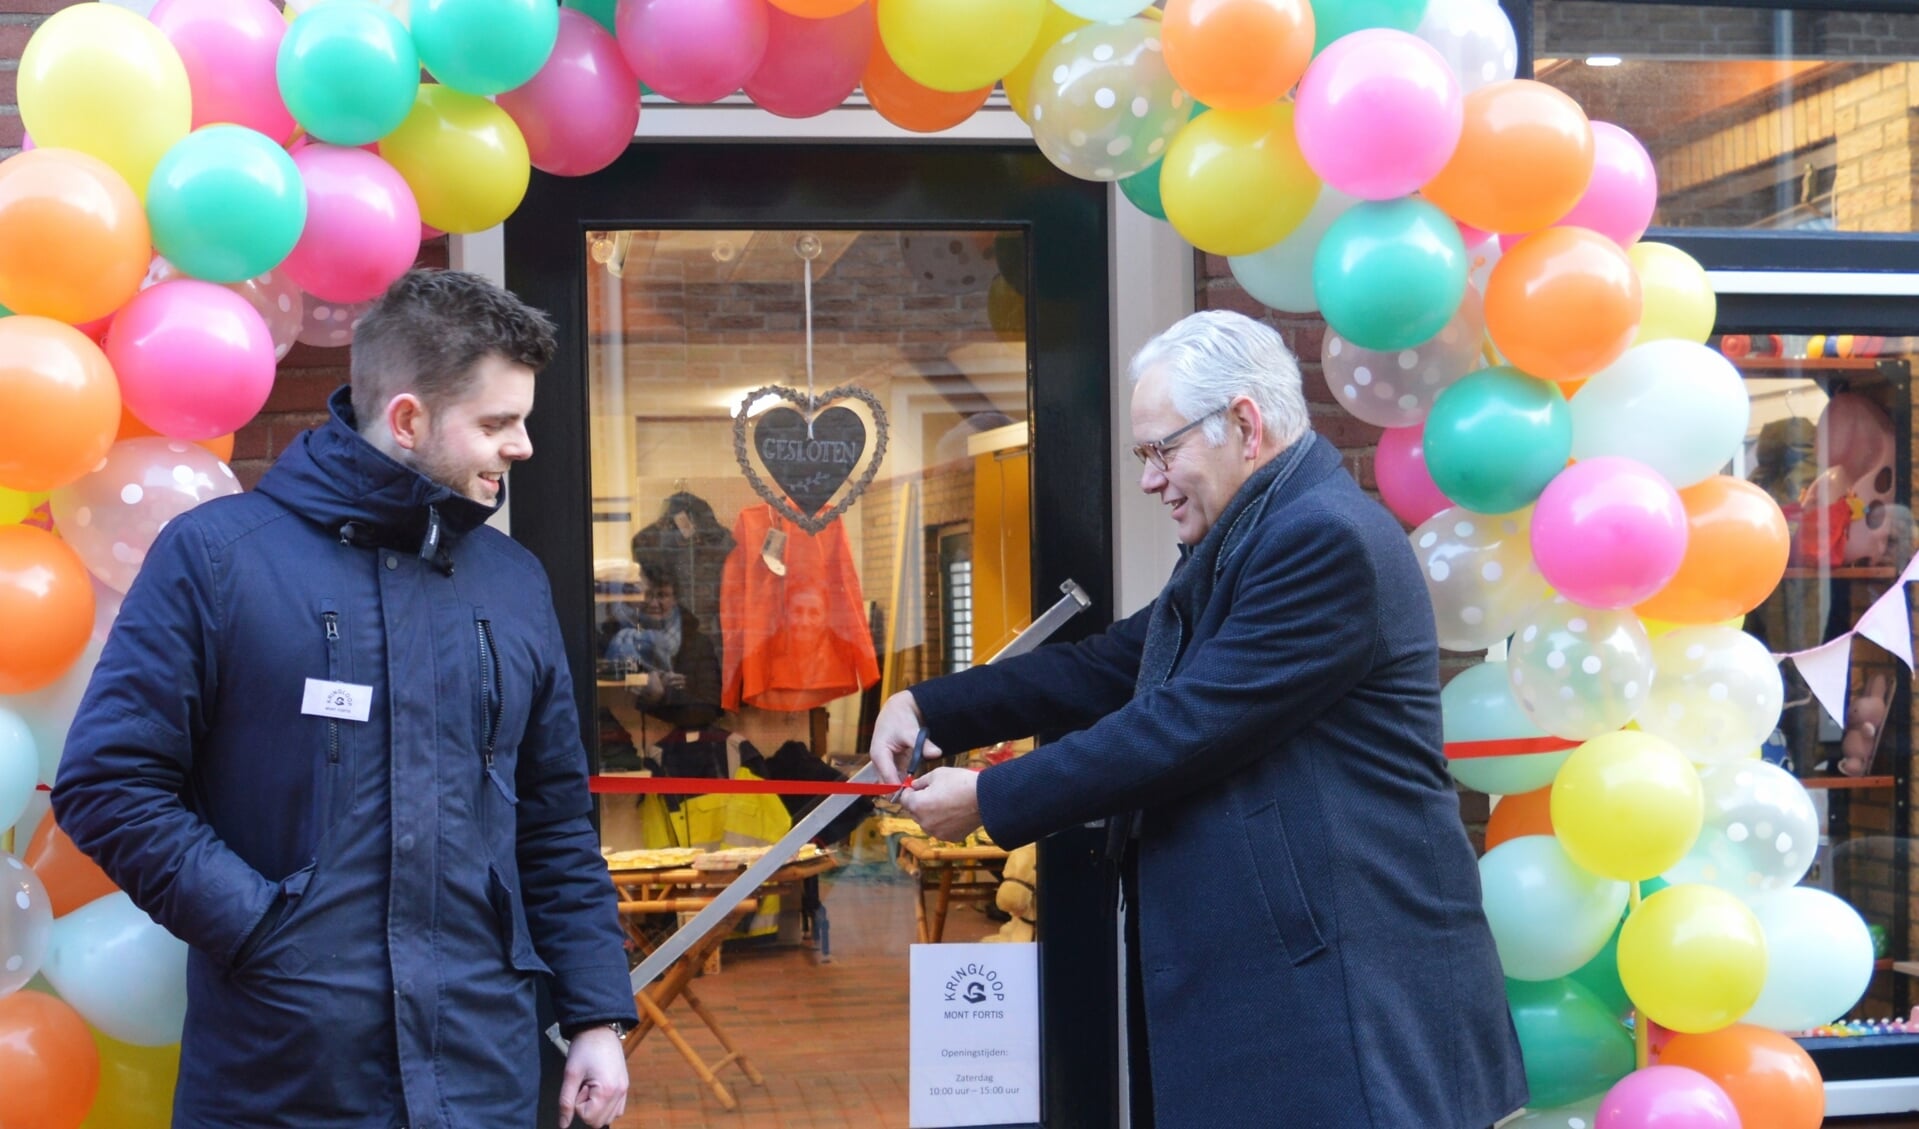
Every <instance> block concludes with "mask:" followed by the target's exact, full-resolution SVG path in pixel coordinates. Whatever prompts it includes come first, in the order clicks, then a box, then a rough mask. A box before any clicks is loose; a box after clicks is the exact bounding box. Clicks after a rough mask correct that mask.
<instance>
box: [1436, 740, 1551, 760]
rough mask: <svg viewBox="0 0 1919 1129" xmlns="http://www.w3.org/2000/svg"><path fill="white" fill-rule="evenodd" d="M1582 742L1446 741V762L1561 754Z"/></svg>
mask: <svg viewBox="0 0 1919 1129" xmlns="http://www.w3.org/2000/svg"><path fill="white" fill-rule="evenodd" d="M1582 744H1584V742H1582V741H1568V740H1567V739H1566V738H1564V737H1504V738H1499V739H1497V740H1488V741H1448V742H1446V759H1447V760H1469V759H1471V758H1473V757H1517V756H1524V755H1526V754H1527V753H1563V752H1565V751H1566V750H1567V749H1577V748H1578V747H1579V746H1580V745H1582Z"/></svg>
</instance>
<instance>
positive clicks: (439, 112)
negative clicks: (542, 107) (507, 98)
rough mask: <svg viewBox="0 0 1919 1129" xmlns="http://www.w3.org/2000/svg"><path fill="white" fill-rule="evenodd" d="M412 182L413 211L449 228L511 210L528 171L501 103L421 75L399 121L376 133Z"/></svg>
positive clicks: (480, 226) (463, 229)
mask: <svg viewBox="0 0 1919 1129" xmlns="http://www.w3.org/2000/svg"><path fill="white" fill-rule="evenodd" d="M380 156H382V157H384V158H386V160H387V162H388V163H390V164H391V165H392V166H393V167H394V168H396V169H398V170H399V171H400V175H401V176H402V177H405V178H406V182H407V185H408V187H410V188H412V189H413V196H414V199H416V200H418V201H419V202H420V219H421V220H423V221H424V222H426V223H427V224H429V225H431V226H433V227H437V228H439V229H440V230H441V231H448V232H452V233H454V234H456V235H466V234H471V233H472V232H475V231H485V230H486V229H487V228H489V227H492V226H493V225H494V224H496V223H499V222H500V221H502V220H504V219H506V217H508V216H510V215H512V214H513V209H515V208H517V207H519V206H520V201H521V200H522V199H523V198H525V196H526V184H527V181H528V179H530V178H531V176H532V166H531V165H530V164H528V162H527V153H526V138H525V137H524V136H522V135H521V133H520V127H519V126H517V125H515V124H513V119H512V118H510V117H507V115H506V111H505V110H502V109H500V107H498V106H496V105H494V104H493V103H492V102H489V101H488V100H486V99H485V98H482V97H480V96H479V95H477V94H466V93H463V92H461V91H458V90H453V89H451V88H449V87H445V86H437V85H434V84H431V83H422V84H421V86H420V93H419V95H418V96H417V97H416V98H415V99H414V102H413V110H412V112H411V113H409V114H407V116H406V120H405V121H403V122H401V123H400V128H398V129H396V130H394V131H393V132H392V133H389V134H387V135H386V136H385V137H383V138H381V139H380Z"/></svg>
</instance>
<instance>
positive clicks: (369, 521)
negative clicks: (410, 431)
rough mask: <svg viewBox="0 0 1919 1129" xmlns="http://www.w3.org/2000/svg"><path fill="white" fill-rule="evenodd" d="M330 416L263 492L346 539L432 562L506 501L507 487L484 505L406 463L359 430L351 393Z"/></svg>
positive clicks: (338, 396) (332, 404) (291, 451)
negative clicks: (406, 552) (417, 553)
mask: <svg viewBox="0 0 1919 1129" xmlns="http://www.w3.org/2000/svg"><path fill="white" fill-rule="evenodd" d="M327 412H328V419H327V421H326V423H324V424H322V425H320V426H319V427H316V428H314V429H313V430H311V431H306V432H303V433H301V435H300V436H299V438H297V439H295V440H294V441H293V444H292V446H290V447H288V448H287V450H286V452H285V453H284V454H282V455H281V456H280V458H279V460H278V461H276V462H275V463H274V464H273V466H272V468H271V469H269V470H268V471H267V473H266V475H265V476H264V477H262V478H261V479H260V484H259V486H258V487H257V488H256V489H258V491H259V492H260V493H262V494H265V495H266V496H267V497H269V498H272V499H273V500H274V501H276V502H279V503H280V504H281V505H283V506H285V507H286V508H287V509H289V510H292V511H293V512H294V513H297V514H299V515H300V516H302V517H304V518H306V519H307V520H309V521H312V522H315V523H317V524H319V525H321V526H324V527H326V528H328V529H337V530H339V531H340V536H341V539H342V540H346V541H350V542H353V543H366V544H378V545H384V546H390V547H394V548H405V549H409V550H412V549H416V548H417V549H418V550H419V551H420V555H421V556H426V557H431V556H433V555H435V553H436V552H438V551H439V550H440V549H441V548H442V547H443V542H444V541H446V540H448V539H449V537H450V536H451V537H457V536H459V535H461V534H465V533H468V532H471V531H472V530H474V529H476V528H478V527H479V526H481V525H483V524H485V522H486V520H487V519H488V518H490V517H492V516H493V515H494V514H495V513H496V512H498V510H499V508H500V506H501V505H504V504H505V502H506V483H505V482H504V481H502V482H501V483H500V497H499V500H498V501H497V502H495V503H494V504H493V505H491V506H488V505H484V504H482V503H480V502H476V501H474V500H473V499H471V498H468V497H467V496H466V495H464V494H461V493H460V492H458V491H456V490H454V489H453V488H451V487H449V486H444V485H442V484H440V483H438V482H435V481H433V480H432V479H430V478H428V477H426V476H425V475H423V474H421V473H420V472H419V471H417V470H414V469H413V468H412V467H408V466H403V465H401V464H400V463H398V462H396V461H395V460H394V459H392V458H390V457H389V456H387V455H386V454H385V453H383V452H381V451H380V450H379V449H378V448H376V447H374V446H373V444H371V443H369V442H367V440H366V438H365V437H364V436H362V435H361V434H360V433H359V430H358V428H357V427H356V426H355V420H354V415H353V402H352V397H351V393H350V391H349V389H348V388H347V387H346V386H344V385H343V386H341V387H340V388H339V389H337V390H336V391H335V392H334V393H333V395H332V396H330V397H328V398H327Z"/></svg>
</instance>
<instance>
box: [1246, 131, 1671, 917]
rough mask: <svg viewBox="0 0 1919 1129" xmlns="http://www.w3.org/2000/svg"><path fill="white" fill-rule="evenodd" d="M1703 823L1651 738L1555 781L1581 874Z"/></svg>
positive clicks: (1655, 858)
mask: <svg viewBox="0 0 1919 1129" xmlns="http://www.w3.org/2000/svg"><path fill="white" fill-rule="evenodd" d="M1215 112H1217V111H1215ZM1704 818H1705V801H1704V799H1703V797H1702V794H1701V790H1700V786H1699V770H1698V769H1696V768H1694V767H1693V766H1692V762H1690V761H1688V760H1687V759H1686V755H1685V754H1684V753H1682V752H1680V751H1679V750H1678V749H1677V748H1675V747H1674V746H1673V745H1672V744H1670V743H1668V742H1666V741H1664V740H1661V739H1660V738H1658V737H1654V736H1653V735H1652V734H1650V733H1641V732H1638V731H1635V730H1630V729H1622V730H1620V731H1618V732H1616V733H1607V734H1603V735H1601V736H1598V737H1595V738H1593V739H1592V740H1590V741H1588V742H1586V743H1585V744H1583V745H1581V746H1579V747H1578V748H1577V749H1574V750H1573V754H1572V756H1570V757H1567V758H1566V763H1565V764H1563V765H1561V766H1559V775H1558V776H1556V777H1554V778H1553V791H1552V821H1553V833H1554V834H1555V835H1558V836H1559V843H1560V846H1562V847H1564V848H1566V853H1567V854H1568V855H1571V856H1572V860H1573V861H1574V862H1576V863H1578V864H1579V865H1580V866H1581V867H1583V868H1584V869H1586V870H1589V871H1591V872H1592V873H1594V874H1598V875H1601V876H1603V877H1606V878H1616V879H1618V880H1619V881H1621V882H1640V881H1644V880H1645V879H1648V878H1653V877H1656V876H1658V875H1660V874H1663V873H1664V872H1665V871H1667V870H1668V869H1670V868H1671V867H1672V865H1673V864H1674V863H1676V862H1678V861H1679V860H1680V859H1682V858H1684V857H1686V852H1687V851H1689V850H1691V849H1692V844H1693V840H1695V839H1697V838H1698V837H1699V826H1700V824H1701V822H1703V820H1704Z"/></svg>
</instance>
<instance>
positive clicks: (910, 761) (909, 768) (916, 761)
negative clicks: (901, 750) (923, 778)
mask: <svg viewBox="0 0 1919 1129" xmlns="http://www.w3.org/2000/svg"><path fill="white" fill-rule="evenodd" d="M925 763H926V727H925V726H924V725H922V726H920V731H919V732H918V733H917V734H915V735H914V737H913V752H912V754H911V755H910V756H908V757H907V758H906V775H905V776H904V777H903V778H902V779H901V780H900V790H899V791H897V792H895V793H893V800H894V802H895V803H897V802H899V798H900V797H901V796H903V795H905V794H906V785H907V782H908V781H910V780H912V779H913V778H914V777H916V776H918V775H919V774H920V766H921V765H923V764H925Z"/></svg>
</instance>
